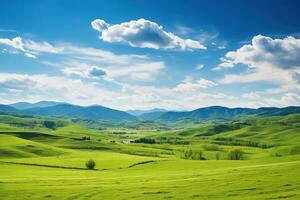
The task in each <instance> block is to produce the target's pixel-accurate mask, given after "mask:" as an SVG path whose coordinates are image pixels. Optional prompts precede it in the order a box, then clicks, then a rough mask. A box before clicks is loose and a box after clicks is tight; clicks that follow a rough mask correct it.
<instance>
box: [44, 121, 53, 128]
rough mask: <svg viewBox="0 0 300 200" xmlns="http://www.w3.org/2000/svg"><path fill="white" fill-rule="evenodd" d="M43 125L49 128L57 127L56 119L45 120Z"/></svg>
mask: <svg viewBox="0 0 300 200" xmlns="http://www.w3.org/2000/svg"><path fill="white" fill-rule="evenodd" d="M43 125H44V126H45V127H46V128H49V129H55V122H54V121H44V122H43Z"/></svg>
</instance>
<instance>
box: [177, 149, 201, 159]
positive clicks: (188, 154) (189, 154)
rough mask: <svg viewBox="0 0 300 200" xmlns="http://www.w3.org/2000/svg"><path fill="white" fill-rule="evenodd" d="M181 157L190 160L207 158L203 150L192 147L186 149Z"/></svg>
mask: <svg viewBox="0 0 300 200" xmlns="http://www.w3.org/2000/svg"><path fill="white" fill-rule="evenodd" d="M181 158H183V159H189V160H205V158H204V157H203V152H202V151H201V150H198V151H196V150H192V149H187V150H184V151H183V152H182V154H181Z"/></svg>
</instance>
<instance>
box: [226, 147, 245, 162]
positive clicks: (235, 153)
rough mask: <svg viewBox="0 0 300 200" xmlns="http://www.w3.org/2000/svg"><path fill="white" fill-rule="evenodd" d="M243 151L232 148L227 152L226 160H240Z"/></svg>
mask: <svg viewBox="0 0 300 200" xmlns="http://www.w3.org/2000/svg"><path fill="white" fill-rule="evenodd" d="M243 154H244V153H243V152H242V151H241V150H240V149H233V150H230V151H229V152H228V155H227V157H228V160H242V159H243Z"/></svg>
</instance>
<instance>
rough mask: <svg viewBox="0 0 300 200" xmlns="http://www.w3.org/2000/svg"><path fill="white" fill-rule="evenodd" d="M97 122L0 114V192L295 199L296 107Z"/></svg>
mask: <svg viewBox="0 0 300 200" xmlns="http://www.w3.org/2000/svg"><path fill="white" fill-rule="evenodd" d="M49 121H50V122H51V123H49ZM49 124H50V125H51V126H49ZM96 125H97V124H92V125H90V126H89V125H88V124H84V123H77V124H75V123H73V122H72V121H70V120H67V119H45V118H35V117H21V116H19V117H18V116H10V115H2V116H0V199H5V200H7V199H8V200H9V199H22V200H23V199H124V200H125V199H201V200H202V199H220V200H221V199H222V200H224V199H230V200H231V199H232V200H241V199H249V200H253V199H256V200H260V199H295V200H296V199H300V175H299V174H300V114H292V115H286V116H269V117H262V116H247V117H242V118H239V119H236V120H232V121H222V122H213V121H208V122H205V123H177V124H165V125H162V124H158V123H153V122H147V121H145V122H136V123H132V122H131V123H129V122H128V124H125V125H124V124H122V125H116V124H114V125H113V124H112V125H111V126H110V125H109V124H105V125H103V124H101V123H100V122H99V126H103V127H105V128H103V129H99V128H95V127H97V126H96ZM237 152H238V154H236V153H237ZM89 159H92V160H94V161H95V163H96V166H95V168H94V169H92V170H88V169H87V167H86V162H87V161H88V160H89Z"/></svg>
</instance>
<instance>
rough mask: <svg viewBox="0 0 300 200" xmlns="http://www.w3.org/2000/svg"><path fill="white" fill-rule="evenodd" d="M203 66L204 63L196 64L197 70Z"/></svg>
mask: <svg viewBox="0 0 300 200" xmlns="http://www.w3.org/2000/svg"><path fill="white" fill-rule="evenodd" d="M203 67H204V64H198V65H197V66H196V70H200V69H203Z"/></svg>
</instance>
